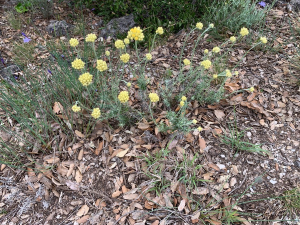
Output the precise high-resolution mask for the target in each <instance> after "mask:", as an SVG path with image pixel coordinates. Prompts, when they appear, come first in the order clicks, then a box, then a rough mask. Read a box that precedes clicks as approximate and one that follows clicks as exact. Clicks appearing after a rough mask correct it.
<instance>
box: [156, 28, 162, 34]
mask: <svg viewBox="0 0 300 225" xmlns="http://www.w3.org/2000/svg"><path fill="white" fill-rule="evenodd" d="M156 33H157V34H159V35H162V34H163V33H164V29H163V28H162V27H158V28H157V30H156Z"/></svg>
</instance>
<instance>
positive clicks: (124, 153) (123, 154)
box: [116, 148, 129, 158]
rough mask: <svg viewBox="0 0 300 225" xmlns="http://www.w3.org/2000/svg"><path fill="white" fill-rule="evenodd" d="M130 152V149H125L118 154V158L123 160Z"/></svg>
mask: <svg viewBox="0 0 300 225" xmlns="http://www.w3.org/2000/svg"><path fill="white" fill-rule="evenodd" d="M128 151H129V148H127V149H125V150H123V151H120V152H118V154H117V155H116V156H117V157H119V158H122V157H124V156H125V155H126V153H127V152H128Z"/></svg>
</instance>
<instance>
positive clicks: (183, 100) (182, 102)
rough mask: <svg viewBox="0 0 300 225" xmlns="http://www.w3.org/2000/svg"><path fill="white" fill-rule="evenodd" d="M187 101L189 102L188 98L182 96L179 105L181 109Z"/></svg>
mask: <svg viewBox="0 0 300 225" xmlns="http://www.w3.org/2000/svg"><path fill="white" fill-rule="evenodd" d="M186 100H187V98H186V97H185V96H182V97H181V101H180V103H179V105H180V106H181V107H182V106H184V104H185V102H186Z"/></svg>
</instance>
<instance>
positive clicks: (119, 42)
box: [115, 40, 125, 49]
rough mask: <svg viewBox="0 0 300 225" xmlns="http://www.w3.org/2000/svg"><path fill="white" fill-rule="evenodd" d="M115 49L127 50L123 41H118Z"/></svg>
mask: <svg viewBox="0 0 300 225" xmlns="http://www.w3.org/2000/svg"><path fill="white" fill-rule="evenodd" d="M115 47H116V48H117V49H119V48H121V49H123V48H125V44H124V42H123V41H122V40H116V42H115Z"/></svg>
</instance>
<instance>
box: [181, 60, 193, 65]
mask: <svg viewBox="0 0 300 225" xmlns="http://www.w3.org/2000/svg"><path fill="white" fill-rule="evenodd" d="M183 63H184V65H186V66H187V65H190V64H191V61H190V60H188V59H184V60H183Z"/></svg>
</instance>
